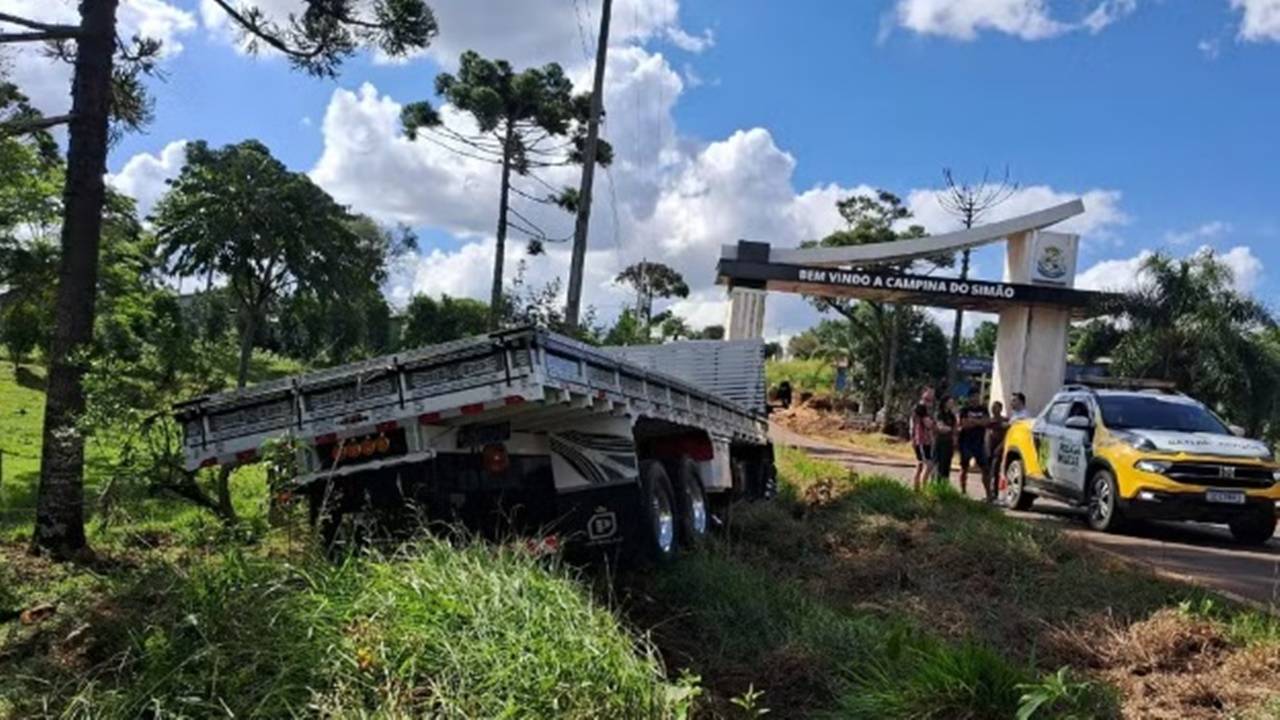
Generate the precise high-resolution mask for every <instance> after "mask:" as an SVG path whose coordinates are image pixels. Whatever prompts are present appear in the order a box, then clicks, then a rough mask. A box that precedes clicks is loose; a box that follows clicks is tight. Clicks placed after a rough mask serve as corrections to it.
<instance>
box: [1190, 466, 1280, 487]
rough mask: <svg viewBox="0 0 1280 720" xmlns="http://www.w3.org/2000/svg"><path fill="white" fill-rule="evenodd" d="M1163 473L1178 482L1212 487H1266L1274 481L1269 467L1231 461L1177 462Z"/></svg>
mask: <svg viewBox="0 0 1280 720" xmlns="http://www.w3.org/2000/svg"><path fill="white" fill-rule="evenodd" d="M1165 475H1166V476H1168V477H1169V478H1170V479H1171V480H1176V481H1177V482H1180V483H1187V484H1190V485H1207V486H1212V487H1229V488H1268V487H1271V486H1272V485H1273V484H1274V482H1275V481H1274V479H1273V478H1272V476H1271V470H1270V469H1269V468H1265V467H1259V466H1257V465H1238V464H1232V463H1191V462H1179V463H1174V464H1173V465H1172V466H1170V467H1169V471H1168V472H1167V473H1165Z"/></svg>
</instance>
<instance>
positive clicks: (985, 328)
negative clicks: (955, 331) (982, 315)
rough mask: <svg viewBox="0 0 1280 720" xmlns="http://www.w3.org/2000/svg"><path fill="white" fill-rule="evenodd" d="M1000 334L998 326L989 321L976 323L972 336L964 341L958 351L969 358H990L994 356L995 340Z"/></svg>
mask: <svg viewBox="0 0 1280 720" xmlns="http://www.w3.org/2000/svg"><path fill="white" fill-rule="evenodd" d="M999 334H1000V326H999V325H997V324H996V323H994V322H991V321H990V320H984V321H982V322H980V323H978V327H976V328H974V330H973V335H972V336H970V337H967V338H965V339H964V341H963V342H962V343H961V345H960V350H961V352H962V353H963V354H964V355H968V356H969V357H979V358H992V357H995V354H996V338H997V337H998V336H999Z"/></svg>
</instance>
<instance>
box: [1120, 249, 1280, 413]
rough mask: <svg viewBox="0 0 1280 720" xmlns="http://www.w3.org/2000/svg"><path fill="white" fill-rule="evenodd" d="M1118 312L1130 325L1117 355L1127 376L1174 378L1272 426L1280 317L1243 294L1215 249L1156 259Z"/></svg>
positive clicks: (1224, 408) (1279, 368)
mask: <svg viewBox="0 0 1280 720" xmlns="http://www.w3.org/2000/svg"><path fill="white" fill-rule="evenodd" d="M1112 309H1113V311H1116V314H1118V315H1120V316H1121V317H1122V318H1123V324H1124V325H1127V328H1125V329H1123V331H1122V332H1121V333H1120V336H1121V337H1120V340H1119V343H1118V344H1117V345H1116V348H1115V351H1114V354H1113V361H1114V367H1115V370H1116V371H1117V372H1118V373H1119V374H1121V375H1124V376H1129V377H1146V378H1158V379H1162V380H1172V381H1174V382H1176V383H1177V385H1178V387H1179V388H1181V389H1183V390H1184V391H1186V392H1189V393H1191V394H1192V395H1194V396H1196V397H1198V398H1200V399H1201V400H1203V401H1205V402H1207V403H1209V404H1210V405H1213V406H1214V407H1215V408H1216V409H1218V410H1219V411H1221V412H1223V413H1226V414H1228V415H1231V416H1233V418H1234V419H1236V420H1237V421H1238V422H1242V423H1247V426H1248V429H1250V430H1251V431H1253V432H1260V431H1261V430H1263V429H1264V425H1265V424H1266V423H1267V421H1268V420H1269V419H1270V418H1271V416H1272V415H1273V410H1274V409H1275V408H1274V406H1275V402H1274V400H1273V399H1272V398H1273V397H1274V395H1275V392H1274V390H1275V389H1276V388H1277V386H1278V385H1280V382H1278V380H1280V363H1278V362H1277V357H1280V353H1278V352H1276V350H1277V347H1278V344H1277V343H1276V342H1274V339H1275V327H1276V325H1275V320H1274V318H1272V317H1271V314H1270V313H1269V312H1268V311H1267V309H1266V308H1265V307H1263V306H1262V305H1261V304H1260V303H1258V302H1257V301H1256V300H1254V299H1253V298H1252V297H1249V296H1247V295H1245V294H1242V293H1240V292H1239V291H1237V290H1236V289H1235V276H1234V273H1233V271H1232V270H1231V268H1230V267H1229V266H1228V265H1226V264H1225V263H1224V262H1222V261H1221V260H1220V259H1219V258H1218V257H1217V256H1216V255H1214V254H1213V252H1212V251H1207V250H1206V251H1202V252H1199V253H1196V254H1195V255H1192V256H1191V257H1189V258H1185V259H1175V258H1172V257H1170V256H1168V255H1165V254H1160V253H1158V254H1155V255H1151V256H1150V257H1148V258H1147V259H1146V260H1144V261H1143V263H1142V266H1141V269H1140V271H1139V284H1138V287H1137V288H1136V289H1134V290H1132V291H1130V292H1129V293H1126V294H1125V295H1123V296H1121V297H1120V298H1118V299H1117V300H1116V301H1115V303H1114V306H1113V308H1112Z"/></svg>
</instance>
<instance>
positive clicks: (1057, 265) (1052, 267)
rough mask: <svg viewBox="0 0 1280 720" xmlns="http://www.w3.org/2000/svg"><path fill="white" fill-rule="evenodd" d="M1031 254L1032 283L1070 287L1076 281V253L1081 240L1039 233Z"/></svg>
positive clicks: (1051, 233) (1069, 236) (1074, 236)
mask: <svg viewBox="0 0 1280 720" xmlns="http://www.w3.org/2000/svg"><path fill="white" fill-rule="evenodd" d="M1033 242H1034V245H1033V247H1032V252H1031V272H1030V277H1031V282H1033V283H1036V284H1042V285H1062V286H1068V287H1069V286H1070V285H1072V284H1073V282H1074V280H1075V274H1076V252H1077V250H1078V249H1079V246H1080V238H1079V237H1078V236H1076V235H1067V234H1064V233H1055V232H1038V233H1036V234H1035V237H1034V239H1033Z"/></svg>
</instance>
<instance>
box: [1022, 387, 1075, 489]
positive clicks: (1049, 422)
mask: <svg viewBox="0 0 1280 720" xmlns="http://www.w3.org/2000/svg"><path fill="white" fill-rule="evenodd" d="M1070 407H1071V403H1069V402H1064V401H1061V400H1059V401H1058V402H1055V403H1053V404H1051V405H1049V407H1048V408H1046V409H1045V411H1044V412H1043V413H1041V414H1040V417H1038V418H1036V422H1035V424H1034V425H1032V426H1031V436H1032V439H1033V440H1034V442H1035V446H1036V463H1035V467H1036V470H1037V474H1038V475H1039V476H1040V477H1041V478H1043V479H1044V480H1045V481H1046V482H1048V483H1053V482H1054V478H1053V462H1052V460H1053V443H1054V439H1055V438H1056V436H1057V430H1058V428H1060V427H1061V425H1062V423H1063V421H1064V420H1066V419H1067V410H1068V409H1069V408H1070Z"/></svg>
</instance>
